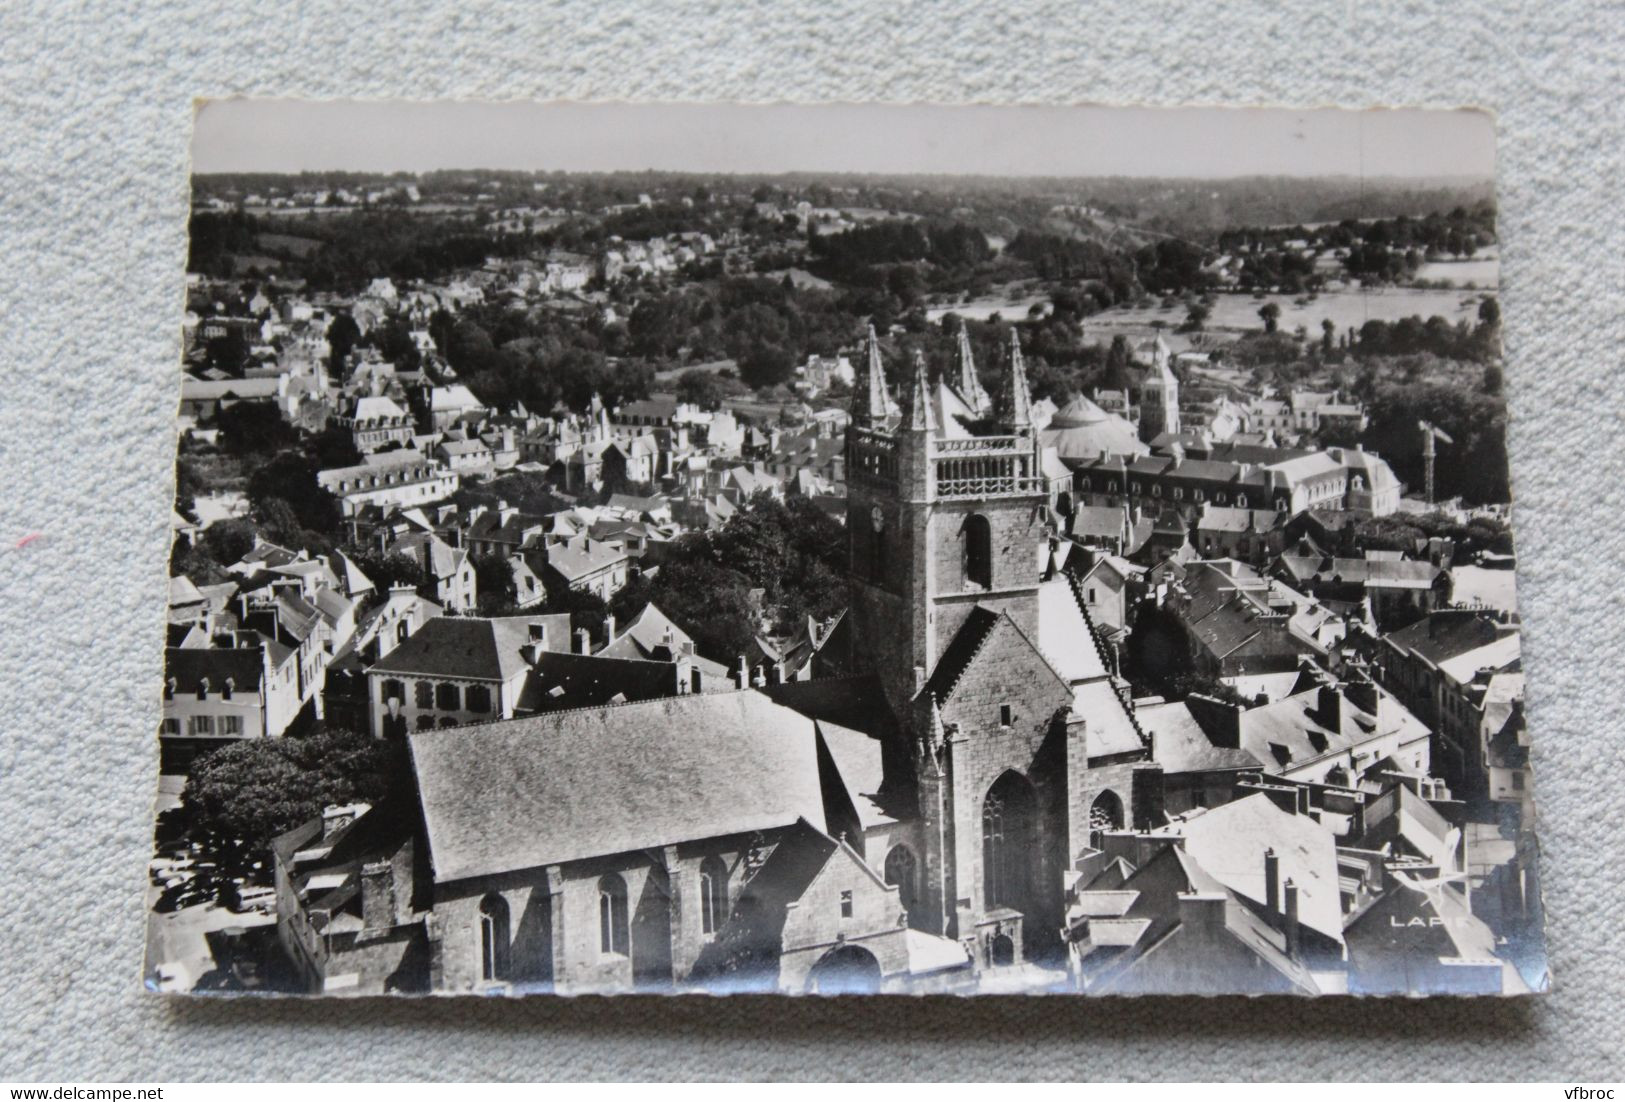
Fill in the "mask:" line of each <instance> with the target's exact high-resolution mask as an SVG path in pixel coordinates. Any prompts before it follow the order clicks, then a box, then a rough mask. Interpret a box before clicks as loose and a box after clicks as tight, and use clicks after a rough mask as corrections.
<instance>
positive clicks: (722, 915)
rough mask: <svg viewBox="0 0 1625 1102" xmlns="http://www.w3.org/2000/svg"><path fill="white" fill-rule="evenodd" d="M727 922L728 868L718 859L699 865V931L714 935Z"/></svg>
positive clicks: (708, 860)
mask: <svg viewBox="0 0 1625 1102" xmlns="http://www.w3.org/2000/svg"><path fill="white" fill-rule="evenodd" d="M727 920H728V866H727V865H726V864H724V863H723V860H722V858H720V857H707V858H706V859H705V860H704V861H703V862H702V863H701V864H700V929H701V930H702V931H703V932H704V933H707V934H714V933H716V932H717V931H718V930H720V929H722V924H723V923H724V922H726V921H727Z"/></svg>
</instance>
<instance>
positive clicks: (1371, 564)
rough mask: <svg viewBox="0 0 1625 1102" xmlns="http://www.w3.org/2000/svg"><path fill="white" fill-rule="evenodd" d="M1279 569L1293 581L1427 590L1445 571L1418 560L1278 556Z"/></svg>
mask: <svg viewBox="0 0 1625 1102" xmlns="http://www.w3.org/2000/svg"><path fill="white" fill-rule="evenodd" d="M1280 563H1281V566H1282V567H1283V568H1284V569H1285V570H1286V572H1287V574H1288V575H1289V576H1290V577H1291V578H1292V580H1293V581H1298V582H1309V583H1313V582H1329V581H1333V580H1334V579H1341V580H1342V581H1343V582H1345V583H1347V584H1349V585H1363V586H1366V587H1367V588H1371V587H1378V588H1383V589H1431V588H1433V584H1434V583H1435V582H1436V581H1438V580H1439V576H1440V575H1441V574H1443V573H1444V572H1445V571H1444V569H1443V568H1442V567H1438V566H1434V565H1433V564H1432V563H1430V562H1423V561H1421V560H1419V559H1386V558H1363V559H1341V558H1334V559H1330V560H1327V559H1312V558H1301V557H1299V556H1297V555H1282V556H1281V558H1280Z"/></svg>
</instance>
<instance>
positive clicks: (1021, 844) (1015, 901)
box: [982, 772, 1038, 913]
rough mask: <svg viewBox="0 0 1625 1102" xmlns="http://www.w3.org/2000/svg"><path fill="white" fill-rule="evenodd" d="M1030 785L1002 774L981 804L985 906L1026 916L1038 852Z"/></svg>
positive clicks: (1013, 774)
mask: <svg viewBox="0 0 1625 1102" xmlns="http://www.w3.org/2000/svg"><path fill="white" fill-rule="evenodd" d="M1035 802H1036V801H1035V800H1034V799H1033V789H1032V785H1031V784H1029V783H1028V781H1027V780H1026V779H1025V778H1024V777H1022V776H1021V775H1020V774H1019V773H1013V772H1012V773H1005V774H1004V775H1003V776H1001V777H1000V778H999V779H998V780H996V781H994V782H993V787H992V788H990V789H988V793H987V799H986V800H984V801H983V802H982V886H983V892H984V894H985V896H986V898H987V906H988V907H989V908H993V907H1001V906H1002V907H1013V908H1014V909H1016V910H1018V911H1022V912H1023V913H1025V912H1026V910H1027V908H1028V898H1029V894H1030V891H1031V887H1032V881H1033V877H1032V862H1033V858H1034V856H1035V855H1036V854H1037V851H1038V838H1037V834H1036V830H1035V827H1036V825H1037V824H1036V822H1035V819H1036V817H1037V816H1036V807H1035Z"/></svg>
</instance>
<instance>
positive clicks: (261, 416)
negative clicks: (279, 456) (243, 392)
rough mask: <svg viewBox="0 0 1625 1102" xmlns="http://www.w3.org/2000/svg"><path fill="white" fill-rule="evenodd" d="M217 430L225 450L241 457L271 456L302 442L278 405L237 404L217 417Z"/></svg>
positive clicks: (261, 403) (222, 410) (222, 411)
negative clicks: (284, 418) (283, 417)
mask: <svg viewBox="0 0 1625 1102" xmlns="http://www.w3.org/2000/svg"><path fill="white" fill-rule="evenodd" d="M215 427H216V428H218V429H219V430H220V443H221V446H222V447H223V448H224V449H225V450H226V451H227V452H229V453H230V454H232V455H235V456H239V457H241V456H245V455H269V454H271V453H272V452H275V451H277V450H278V449H279V448H285V447H288V446H289V445H290V444H294V443H297V442H298V440H299V434H298V433H297V432H295V431H294V428H293V426H292V425H290V424H288V423H287V422H286V421H284V420H283V419H282V413H281V411H280V410H278V409H277V406H276V403H275V402H234V403H232V404H231V405H229V406H226V407H224V408H222V409H221V410H220V412H219V413H218V414H217V415H216V416H215Z"/></svg>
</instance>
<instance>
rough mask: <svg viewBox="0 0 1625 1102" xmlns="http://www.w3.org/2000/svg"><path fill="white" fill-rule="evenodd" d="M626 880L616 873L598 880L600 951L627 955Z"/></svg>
mask: <svg viewBox="0 0 1625 1102" xmlns="http://www.w3.org/2000/svg"><path fill="white" fill-rule="evenodd" d="M627 937H628V930H627V921H626V881H625V880H622V879H621V878H620V877H619V876H617V875H615V874H614V873H610V874H609V875H608V876H605V877H602V878H600V879H599V881H598V951H599V952H600V953H604V954H614V955H617V956H623V957H624V956H626V943H627Z"/></svg>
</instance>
